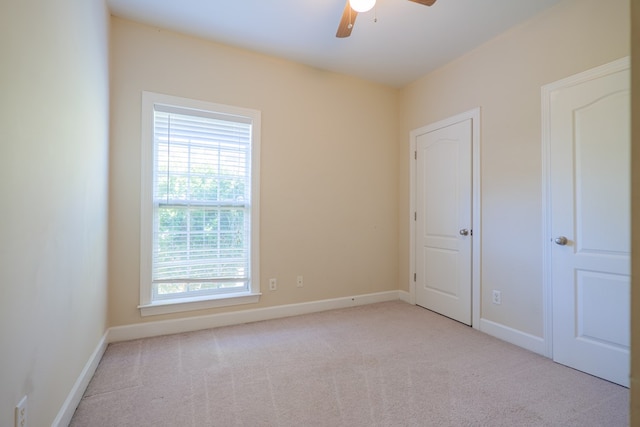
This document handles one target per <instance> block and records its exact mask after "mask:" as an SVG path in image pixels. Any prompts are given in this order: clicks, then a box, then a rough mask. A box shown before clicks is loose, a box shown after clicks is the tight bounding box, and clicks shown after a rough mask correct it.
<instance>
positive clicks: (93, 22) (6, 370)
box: [0, 0, 109, 426]
mask: <svg viewBox="0 0 640 427" xmlns="http://www.w3.org/2000/svg"><path fill="white" fill-rule="evenodd" d="M108 22H109V16H108V13H107V11H106V8H105V6H104V4H103V1H102V0H91V1H81V2H80V1H77V0H55V1H36V0H19V1H17V0H16V1H12V0H9V1H4V2H2V6H0V56H1V58H2V59H1V60H0V63H1V65H0V86H1V90H0V93H1V95H0V194H2V207H1V208H0V236H1V237H0V240H1V241H2V245H0V425H1V426H13V418H14V417H13V415H14V406H15V405H16V404H17V403H18V401H19V400H20V399H21V398H22V396H23V395H25V394H27V395H28V424H29V425H30V426H46V425H51V423H52V422H53V421H54V419H55V417H56V415H57V414H58V411H59V410H60V408H61V407H62V404H63V402H64V400H65V399H66V397H67V395H68V394H69V392H70V391H71V388H72V386H73V384H74V382H75V381H76V379H77V378H78V376H79V374H80V372H81V371H82V369H83V368H84V366H85V363H86V362H87V360H88V359H89V357H90V356H91V354H92V352H93V351H94V349H95V348H96V346H97V344H98V342H99V341H100V338H101V337H102V336H103V334H104V332H105V329H106V296H107V228H106V226H107V184H108V181H107V172H108V170H107V169H108V167H107V159H108V156H107V154H108V121H109V116H108V112H109V106H108V101H109V99H108V95H109V88H108V29H109V28H108Z"/></svg>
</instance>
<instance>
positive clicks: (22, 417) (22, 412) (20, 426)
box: [15, 395, 27, 427]
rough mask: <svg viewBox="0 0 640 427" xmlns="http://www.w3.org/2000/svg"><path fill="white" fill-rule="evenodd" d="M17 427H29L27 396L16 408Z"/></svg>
mask: <svg viewBox="0 0 640 427" xmlns="http://www.w3.org/2000/svg"><path fill="white" fill-rule="evenodd" d="M15 420H16V422H15V427H27V396H26V395H25V396H24V397H23V398H22V399H20V403H18V405H17V406H16V418H15Z"/></svg>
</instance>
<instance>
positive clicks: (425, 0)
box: [410, 0, 436, 6]
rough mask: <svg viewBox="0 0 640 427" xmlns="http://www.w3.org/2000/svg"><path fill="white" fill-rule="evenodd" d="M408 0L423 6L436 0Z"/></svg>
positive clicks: (429, 4)
mask: <svg viewBox="0 0 640 427" xmlns="http://www.w3.org/2000/svg"><path fill="white" fill-rule="evenodd" d="M410 1H412V2H414V3H420V4H423V5H425V6H431V5H433V4H434V3H435V2H436V0H410Z"/></svg>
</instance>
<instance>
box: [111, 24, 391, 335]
mask: <svg viewBox="0 0 640 427" xmlns="http://www.w3.org/2000/svg"><path fill="white" fill-rule="evenodd" d="M111 31H112V39H111V41H112V91H111V95H112V109H111V112H112V117H113V120H112V125H111V131H112V139H111V153H110V156H111V171H110V172H111V181H110V184H111V186H110V237H111V243H110V251H109V254H110V266H109V273H110V276H109V315H110V324H111V325H112V326H115V325H127V324H133V323H138V322H143V321H151V320H160V319H165V318H175V317H185V316H193V315H200V314H205V313H216V312H222V311H229V310H242V309H250V308H257V307H265V306H273V305H281V304H288V303H298V302H305V301H313V300H320V299H326V298H336V297H343V296H350V295H357V294H366V293H373V292H380V291H388V290H395V289H397V277H398V267H397V253H398V243H397V225H396V224H397V221H398V218H397V215H398V214H397V212H398V209H397V206H398V198H397V188H398V184H397V182H398V166H397V165H398V161H397V155H398V153H397V144H398V142H397V135H398V127H397V111H398V104H397V102H398V91H397V90H396V89H391V88H388V87H385V86H381V85H377V84H373V83H368V82H364V81H362V80H358V79H355V78H351V77H346V76H342V75H338V74H333V73H329V72H325V71H321V70H317V69H313V68H309V67H306V66H303V65H298V64H294V63H291V62H286V61H283V60H279V59H275V58H272V57H267V56H262V55H258V54H254V53H251V52H247V51H244V50H240V49H236V48H232V47H228V46H223V45H220V44H216V43H212V42H208V41H204V40H201V39H198V38H193V37H188V36H184V35H180V34H177V33H172V32H170V31H165V30H158V29H156V28H152V27H148V26H144V25H141V24H138V23H134V22H130V21H126V20H123V19H119V18H115V17H114V18H113V19H112V27H111ZM143 90H148V91H153V92H159V93H164V94H169V95H176V96H181V97H187V98H193V99H200V100H206V101H210V102H215V103H222V104H229V105H234V106H239V107H245V108H253V109H257V110H260V111H261V112H262V159H261V190H262V193H261V203H262V206H261V208H262V209H261V217H260V219H261V248H260V249H261V255H260V256H261V281H262V291H263V293H264V294H263V296H262V298H261V301H260V303H259V304H252V305H245V306H235V307H231V308H227V309H217V310H216V309H212V310H204V311H193V312H188V313H183V314H174V315H168V316H151V317H145V318H142V317H141V316H140V313H139V310H138V309H137V308H136V306H137V305H138V303H139V238H138V236H139V231H140V229H139V215H140V213H139V212H140V211H139V206H140V97H141V92H142V91H143ZM297 275H303V276H304V287H303V288H297V287H296V285H295V280H296V276H297ZM270 277H275V278H277V279H278V290H277V291H275V292H270V291H269V290H268V279H269V278H270Z"/></svg>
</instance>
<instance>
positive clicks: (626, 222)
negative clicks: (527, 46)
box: [548, 67, 631, 386]
mask: <svg viewBox="0 0 640 427" xmlns="http://www.w3.org/2000/svg"><path fill="white" fill-rule="evenodd" d="M600 70H601V72H599V73H593V72H590V73H587V74H583V75H581V76H580V75H579V76H576V77H575V78H572V79H571V78H570V79H569V80H568V81H564V82H565V83H566V84H562V82H560V84H559V85H557V87H556V88H555V89H554V90H551V91H550V93H549V125H548V126H549V155H550V168H549V171H550V175H549V180H550V182H549V184H550V185H549V190H550V204H551V205H550V216H551V218H550V220H551V221H550V232H551V236H549V240H550V241H549V243H548V244H549V245H550V246H551V286H552V298H553V311H552V312H553V321H552V322H553V359H554V360H555V361H556V362H559V363H562V364H564V365H568V366H571V367H573V368H576V369H578V370H581V371H584V372H587V373H590V374H592V375H595V376H598V377H601V378H604V379H607V380H609V381H612V382H615V383H618V384H622V385H625V386H628V385H629V340H630V317H629V312H630V247H631V242H630V160H629V159H630V91H629V81H630V77H629V70H628V68H627V69H620V67H613V68H611V67H609V68H606V67H605V68H602V67H601V68H600Z"/></svg>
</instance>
